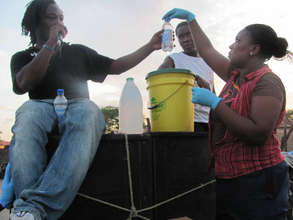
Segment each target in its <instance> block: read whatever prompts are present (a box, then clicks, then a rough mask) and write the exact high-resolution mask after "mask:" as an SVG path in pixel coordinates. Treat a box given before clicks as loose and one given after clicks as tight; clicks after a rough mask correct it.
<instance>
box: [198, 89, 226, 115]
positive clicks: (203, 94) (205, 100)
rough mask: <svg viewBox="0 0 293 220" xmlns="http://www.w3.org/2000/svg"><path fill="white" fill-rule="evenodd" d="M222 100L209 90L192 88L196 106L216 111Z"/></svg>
mask: <svg viewBox="0 0 293 220" xmlns="http://www.w3.org/2000/svg"><path fill="white" fill-rule="evenodd" d="M221 100H222V99H221V98H219V97H218V96H216V95H215V94H214V93H212V92H211V91H210V90H208V89H204V88H198V87H193V88H192V102H193V103H194V104H200V105H206V106H209V107H211V108H212V109H213V110H215V109H216V107H217V105H218V104H219V102H220V101H221Z"/></svg>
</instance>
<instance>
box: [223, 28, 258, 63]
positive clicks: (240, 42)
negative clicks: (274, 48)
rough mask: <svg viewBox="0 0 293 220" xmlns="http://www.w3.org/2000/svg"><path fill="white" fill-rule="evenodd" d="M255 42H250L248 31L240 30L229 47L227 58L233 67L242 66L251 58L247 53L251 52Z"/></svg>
mask: <svg viewBox="0 0 293 220" xmlns="http://www.w3.org/2000/svg"><path fill="white" fill-rule="evenodd" d="M254 46H255V44H253V43H252V42H251V37H250V34H249V32H248V31H246V30H242V31H240V32H239V33H238V34H237V36H236V39H235V42H234V43H233V44H232V45H231V46H230V47H229V48H230V52H229V59H230V61H231V64H233V65H234V66H235V67H238V68H241V67H244V66H245V64H246V63H247V61H248V60H249V59H250V58H251V56H250V55H249V54H250V52H252V50H253V48H254Z"/></svg>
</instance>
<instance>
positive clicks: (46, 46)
mask: <svg viewBox="0 0 293 220" xmlns="http://www.w3.org/2000/svg"><path fill="white" fill-rule="evenodd" d="M43 48H46V49H47V50H49V51H50V52H53V51H54V49H53V48H52V47H50V46H49V45H47V44H44V45H43Z"/></svg>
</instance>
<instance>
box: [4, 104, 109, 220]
mask: <svg viewBox="0 0 293 220" xmlns="http://www.w3.org/2000/svg"><path fill="white" fill-rule="evenodd" d="M52 102H53V100H41V101H37V100H29V101H27V102H25V103H24V104H23V105H22V106H21V107H20V108H19V109H18V110H17V112H16V119H15V124H14V126H13V128H12V132H13V138H12V141H11V144H10V152H9V156H10V163H11V169H12V178H13V181H14V189H15V194H16V200H15V202H14V204H13V206H14V209H13V212H19V211H29V212H31V213H32V214H33V215H34V217H35V219H36V220H43V219H48V220H53V219H54V220H55V219H58V218H59V217H60V216H61V215H62V214H63V213H64V212H65V210H66V209H67V208H68V207H69V205H70V204H71V202H72V201H73V199H74V197H75V196H76V194H77V192H78V190H79V188H80V185H81V184H82V182H83V180H84V178H85V176H86V174H87V171H88V168H89V166H90V164H91V161H92V160H93V158H94V156H95V153H96V150H97V148H98V145H99V141H100V138H101V136H102V134H103V132H104V129H105V121H104V117H103V114H102V112H101V111H100V109H99V108H98V107H97V106H96V104H94V103H93V102H91V101H90V100H88V99H73V100H69V104H68V108H67V111H66V115H65V118H64V121H63V122H62V125H61V126H62V127H63V133H62V134H61V135H62V137H61V140H60V142H59V145H58V148H57V150H56V152H55V153H54V155H53V156H52V158H51V160H50V161H48V156H47V149H46V147H45V146H46V144H47V142H48V137H47V134H48V133H50V132H51V131H52V129H53V128H54V127H55V126H56V125H57V116H56V114H55V111H54V107H53V105H52Z"/></svg>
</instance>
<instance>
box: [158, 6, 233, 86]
mask: <svg viewBox="0 0 293 220" xmlns="http://www.w3.org/2000/svg"><path fill="white" fill-rule="evenodd" d="M165 18H169V19H172V18H179V19H184V20H187V22H188V23H189V28H190V31H191V34H192V38H193V41H194V43H195V45H196V46H197V50H198V51H199V53H200V56H201V57H202V58H203V59H204V60H205V62H206V63H207V64H208V65H209V66H210V67H211V68H212V69H213V70H214V71H215V73H216V74H217V75H219V77H221V78H222V79H223V80H224V81H227V80H228V78H229V72H230V71H229V70H230V61H229V60H228V59H227V58H226V57H224V56H223V55H222V54H220V53H219V52H218V51H217V50H215V48H214V47H213V45H212V43H211V42H210V40H209V38H208V37H207V36H206V34H205V33H204V32H203V31H202V29H201V28H200V26H199V24H198V23H197V22H196V20H195V16H194V14H193V13H191V12H189V11H187V10H184V9H179V8H174V9H173V10H171V11H169V12H167V13H166V14H165V15H164V16H163V19H165Z"/></svg>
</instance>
